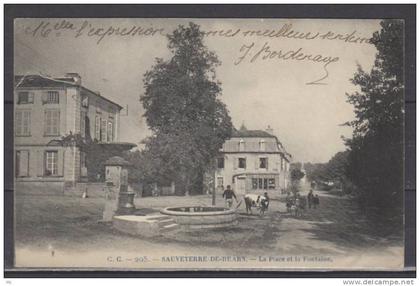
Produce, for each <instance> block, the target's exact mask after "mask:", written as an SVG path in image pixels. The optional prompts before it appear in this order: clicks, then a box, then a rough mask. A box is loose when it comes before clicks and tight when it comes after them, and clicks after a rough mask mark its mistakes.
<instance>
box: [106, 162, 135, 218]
mask: <svg viewBox="0 0 420 286" xmlns="http://www.w3.org/2000/svg"><path fill="white" fill-rule="evenodd" d="M129 166H130V163H129V162H127V161H125V160H124V159H123V158H121V157H118V156H116V157H112V158H110V159H108V160H107V161H106V162H105V179H106V195H105V197H106V200H105V210H104V217H103V219H104V221H110V220H112V218H113V217H114V216H115V215H129V214H133V213H134V212H135V210H136V207H135V206H134V192H129V191H128V167H129Z"/></svg>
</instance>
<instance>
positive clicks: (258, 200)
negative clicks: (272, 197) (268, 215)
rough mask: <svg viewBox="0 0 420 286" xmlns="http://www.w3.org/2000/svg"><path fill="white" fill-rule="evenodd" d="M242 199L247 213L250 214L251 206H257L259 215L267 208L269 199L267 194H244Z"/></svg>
mask: <svg viewBox="0 0 420 286" xmlns="http://www.w3.org/2000/svg"><path fill="white" fill-rule="evenodd" d="M244 200H245V208H246V213H247V214H248V213H251V214H252V207H255V208H257V210H259V211H260V215H264V212H265V211H266V210H267V209H268V205H269V199H268V196H267V195H265V196H264V195H263V196H262V195H257V194H246V195H245V197H244Z"/></svg>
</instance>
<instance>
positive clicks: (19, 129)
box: [15, 111, 23, 135]
mask: <svg viewBox="0 0 420 286" xmlns="http://www.w3.org/2000/svg"><path fill="white" fill-rule="evenodd" d="M22 113H23V112H22V111H16V113H15V125H16V126H15V128H16V129H15V134H16V135H21V134H22Z"/></svg>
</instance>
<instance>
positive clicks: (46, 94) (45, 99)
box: [42, 92, 48, 104]
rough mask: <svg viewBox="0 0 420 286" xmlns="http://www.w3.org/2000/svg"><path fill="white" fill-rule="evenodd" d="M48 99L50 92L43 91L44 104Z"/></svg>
mask: <svg viewBox="0 0 420 286" xmlns="http://www.w3.org/2000/svg"><path fill="white" fill-rule="evenodd" d="M47 101H48V93H47V92H43V93H42V104H45V103H47Z"/></svg>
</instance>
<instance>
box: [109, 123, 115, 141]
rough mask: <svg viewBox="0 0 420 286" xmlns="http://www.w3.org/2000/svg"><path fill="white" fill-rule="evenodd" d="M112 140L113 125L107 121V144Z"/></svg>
mask: <svg viewBox="0 0 420 286" xmlns="http://www.w3.org/2000/svg"><path fill="white" fill-rule="evenodd" d="M113 140H114V124H113V122H112V121H110V120H109V121H108V142H112V141H113Z"/></svg>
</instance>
